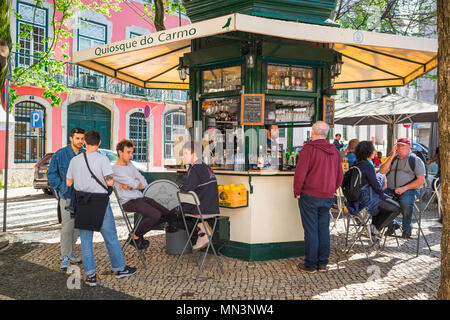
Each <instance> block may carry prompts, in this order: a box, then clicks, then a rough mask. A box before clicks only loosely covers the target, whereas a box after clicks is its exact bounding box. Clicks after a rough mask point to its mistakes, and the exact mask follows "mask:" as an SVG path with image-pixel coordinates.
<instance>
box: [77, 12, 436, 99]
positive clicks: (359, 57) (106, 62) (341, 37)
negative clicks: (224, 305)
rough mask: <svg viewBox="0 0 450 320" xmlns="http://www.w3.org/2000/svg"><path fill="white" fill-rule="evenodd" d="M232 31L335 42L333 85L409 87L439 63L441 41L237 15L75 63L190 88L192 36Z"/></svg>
mask: <svg viewBox="0 0 450 320" xmlns="http://www.w3.org/2000/svg"><path fill="white" fill-rule="evenodd" d="M232 31H242V32H248V33H254V34H261V35H267V36H273V37H279V38H285V39H293V40H304V41H311V42H320V43H329V44H332V45H333V48H334V49H335V50H336V51H338V52H340V53H342V55H343V65H342V72H341V74H340V75H339V76H338V77H337V78H336V79H335V82H334V87H333V89H337V90H340V89H354V88H370V87H395V86H404V85H406V84H408V83H409V82H411V81H412V80H414V79H416V78H418V77H420V76H421V75H423V74H425V73H427V72H429V71H430V70H432V69H434V68H435V67H436V66H437V50H438V42H437V39H426V38H416V37H404V36H397V35H391V34H383V33H377V32H368V31H359V30H351V29H341V28H337V27H327V26H320V25H312V24H305V23H298V22H291V21H283V20H275V19H268V18H261V17H255V16H249V15H243V14H239V13H235V14H232V15H227V16H223V17H219V18H214V19H211V20H205V21H201V22H197V23H194V24H190V25H186V26H183V27H179V28H174V29H169V30H164V31H160V32H156V33H151V34H147V35H143V36H140V37H135V38H131V39H127V40H123V41H118V42H114V43H109V44H105V45H102V46H99V47H95V48H90V49H86V50H82V51H78V52H75V53H74V57H73V62H74V63H76V64H78V65H80V66H83V67H86V68H89V69H92V70H95V71H98V72H100V73H103V74H105V75H108V76H110V77H114V78H117V79H120V80H123V81H126V82H129V83H132V84H135V85H138V86H140V87H144V88H151V89H182V90H187V89H188V88H189V78H187V79H186V80H185V81H184V82H183V81H181V80H180V79H179V76H178V72H177V68H178V64H179V58H180V57H182V56H183V55H184V54H185V53H189V52H190V51H191V46H190V43H191V40H193V39H196V38H202V37H207V36H213V35H217V34H224V33H228V32H232Z"/></svg>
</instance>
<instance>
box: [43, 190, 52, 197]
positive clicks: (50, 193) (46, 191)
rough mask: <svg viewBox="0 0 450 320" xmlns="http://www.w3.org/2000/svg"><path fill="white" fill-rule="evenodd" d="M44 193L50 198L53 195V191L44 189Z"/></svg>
mask: <svg viewBox="0 0 450 320" xmlns="http://www.w3.org/2000/svg"><path fill="white" fill-rule="evenodd" d="M42 191H44V193H45V194H48V195H49V196H52V195H53V190H52V189H42Z"/></svg>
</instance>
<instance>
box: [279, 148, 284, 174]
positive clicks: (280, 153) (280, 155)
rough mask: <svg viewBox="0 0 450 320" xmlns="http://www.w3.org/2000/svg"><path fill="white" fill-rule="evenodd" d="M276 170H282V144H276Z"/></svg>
mask: <svg viewBox="0 0 450 320" xmlns="http://www.w3.org/2000/svg"><path fill="white" fill-rule="evenodd" d="M278 170H280V171H283V145H282V144H279V145H278Z"/></svg>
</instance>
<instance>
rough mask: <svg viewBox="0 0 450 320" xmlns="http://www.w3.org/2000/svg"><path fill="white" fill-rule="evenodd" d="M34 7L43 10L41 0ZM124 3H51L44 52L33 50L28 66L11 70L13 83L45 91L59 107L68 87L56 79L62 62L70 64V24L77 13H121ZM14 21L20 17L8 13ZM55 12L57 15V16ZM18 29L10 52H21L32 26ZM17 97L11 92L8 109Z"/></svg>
mask: <svg viewBox="0 0 450 320" xmlns="http://www.w3.org/2000/svg"><path fill="white" fill-rule="evenodd" d="M34 1H35V6H36V8H42V7H43V0H34ZM124 1H125V0H100V1H94V2H92V3H84V2H83V0H53V2H52V6H53V9H54V10H53V17H52V18H51V21H50V22H51V26H52V31H53V36H52V37H48V38H46V39H44V40H43V43H45V44H46V50H45V51H35V52H34V55H33V56H32V57H29V58H30V59H31V61H33V62H32V65H31V66H29V67H21V66H18V67H15V68H14V70H13V79H12V83H13V84H15V85H17V86H18V87H20V86H24V85H28V86H33V87H38V88H42V89H44V92H43V96H44V97H45V98H46V99H49V101H50V103H51V105H52V106H59V105H60V104H61V94H62V93H70V90H69V88H67V86H66V85H65V84H63V83H60V82H59V81H58V78H60V77H62V76H64V70H65V69H64V66H65V63H66V62H68V61H70V56H69V53H68V52H67V50H68V48H69V47H68V44H67V42H66V41H67V39H69V38H72V37H73V33H72V31H71V29H70V24H71V23H72V20H73V18H74V16H75V13H76V11H94V12H98V13H101V14H103V15H106V16H111V12H112V11H121V8H120V3H122V2H124ZM11 11H12V12H13V13H14V14H15V15H16V18H20V15H19V14H18V13H17V12H15V10H11ZM56 13H58V15H56ZM22 26H23V27H22V29H21V30H19V34H18V40H19V41H17V43H14V44H13V46H12V47H13V50H14V51H16V52H18V51H20V49H21V46H20V40H21V39H31V37H32V32H33V27H32V26H31V25H28V24H23V25H22ZM56 49H59V51H60V52H61V55H62V57H63V59H64V60H63V61H61V60H56V59H54V56H55V50H56ZM17 98H18V95H17V93H16V90H14V89H11V90H10V108H11V107H12V105H13V104H14V101H15V100H16V99H17Z"/></svg>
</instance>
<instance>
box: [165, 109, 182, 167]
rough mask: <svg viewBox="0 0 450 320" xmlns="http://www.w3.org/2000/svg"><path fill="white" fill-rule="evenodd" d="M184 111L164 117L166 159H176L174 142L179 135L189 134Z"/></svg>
mask: <svg viewBox="0 0 450 320" xmlns="http://www.w3.org/2000/svg"><path fill="white" fill-rule="evenodd" d="M185 121H186V119H185V113H184V112H183V111H175V112H170V113H168V114H166V115H165V117H164V158H166V159H174V158H175V155H174V141H175V138H176V136H177V135H183V134H187V133H188V130H187V129H186V124H185Z"/></svg>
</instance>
